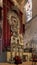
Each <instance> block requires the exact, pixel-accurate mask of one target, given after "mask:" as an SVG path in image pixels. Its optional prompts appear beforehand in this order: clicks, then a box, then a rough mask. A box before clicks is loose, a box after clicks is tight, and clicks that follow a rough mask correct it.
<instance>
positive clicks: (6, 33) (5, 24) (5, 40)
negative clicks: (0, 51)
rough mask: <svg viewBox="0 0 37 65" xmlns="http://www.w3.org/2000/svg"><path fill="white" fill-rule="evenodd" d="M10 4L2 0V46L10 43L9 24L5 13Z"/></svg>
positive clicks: (6, 0)
mask: <svg viewBox="0 0 37 65" xmlns="http://www.w3.org/2000/svg"><path fill="white" fill-rule="evenodd" d="M11 6H12V5H11V3H10V1H8V0H3V45H4V46H3V47H8V46H9V45H10V26H9V24H8V21H7V13H8V10H9V9H10V7H11ZM8 7H9V8H8Z"/></svg>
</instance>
